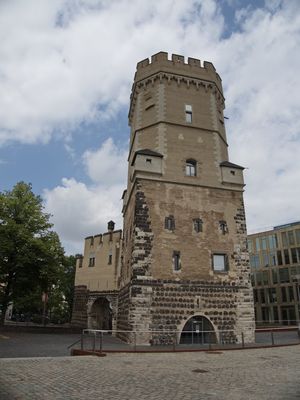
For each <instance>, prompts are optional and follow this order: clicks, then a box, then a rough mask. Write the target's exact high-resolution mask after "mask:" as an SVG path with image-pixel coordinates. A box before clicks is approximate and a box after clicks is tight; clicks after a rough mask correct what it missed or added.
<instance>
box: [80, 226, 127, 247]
mask: <svg viewBox="0 0 300 400" xmlns="http://www.w3.org/2000/svg"><path fill="white" fill-rule="evenodd" d="M121 237H122V230H121V229H118V230H116V231H112V232H105V233H103V234H102V233H100V234H98V235H94V236H87V237H86V238H85V239H84V240H85V244H86V246H88V247H93V246H95V248H96V247H97V246H99V245H103V244H108V243H109V242H119V241H120V240H121Z"/></svg>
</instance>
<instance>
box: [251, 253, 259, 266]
mask: <svg viewBox="0 0 300 400" xmlns="http://www.w3.org/2000/svg"><path fill="white" fill-rule="evenodd" d="M250 265H251V267H252V268H258V267H259V265H260V263H259V255H258V254H251V255H250Z"/></svg>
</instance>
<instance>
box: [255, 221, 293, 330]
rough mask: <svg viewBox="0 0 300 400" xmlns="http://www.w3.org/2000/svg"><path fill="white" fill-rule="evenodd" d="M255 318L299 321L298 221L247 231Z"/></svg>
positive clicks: (290, 323)
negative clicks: (248, 233)
mask: <svg viewBox="0 0 300 400" xmlns="http://www.w3.org/2000/svg"><path fill="white" fill-rule="evenodd" d="M248 250H249V254H250V265H251V278H252V285H253V288H254V290H253V291H254V302H255V317H256V318H255V319H256V321H257V325H259V324H269V323H271V324H273V323H276V324H283V325H294V324H296V323H299V306H300V303H299V297H300V296H299V294H300V289H299V282H300V221H299V222H293V223H289V224H286V225H280V226H275V227H274V228H273V229H272V230H269V231H266V232H260V233H255V234H252V235H248Z"/></svg>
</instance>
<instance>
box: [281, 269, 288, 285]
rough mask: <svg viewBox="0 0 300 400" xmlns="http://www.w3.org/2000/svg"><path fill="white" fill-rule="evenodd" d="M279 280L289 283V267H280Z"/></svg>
mask: <svg viewBox="0 0 300 400" xmlns="http://www.w3.org/2000/svg"><path fill="white" fill-rule="evenodd" d="M279 281H280V283H288V282H289V281H290V278H289V269H288V268H280V269H279Z"/></svg>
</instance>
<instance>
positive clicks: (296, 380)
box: [0, 345, 300, 400]
mask: <svg viewBox="0 0 300 400" xmlns="http://www.w3.org/2000/svg"><path fill="white" fill-rule="evenodd" d="M0 393H1V394H0V399H1V400H42V399H43V400H68V399H74V400H86V399H92V398H95V399H107V400H110V399H113V400H137V399H138V400H144V399H147V400H179V399H180V400H182V399H185V400H201V399H205V400H210V399H218V400H229V399H230V400H241V399H243V400H252V399H253V400H254V399H255V400H256V399H260V400H269V399H272V400H296V399H297V400H299V398H300V345H295V346H289V347H276V348H267V349H249V350H238V351H224V352H189V353H159V354H153V353H152V354H139V353H135V354H134V353H129V354H128V353H118V354H112V353H110V354H107V356H106V357H95V356H86V357H56V358H54V357H48V358H43V357H40V358H14V359H13V358H11V359H7V358H2V359H0Z"/></svg>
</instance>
